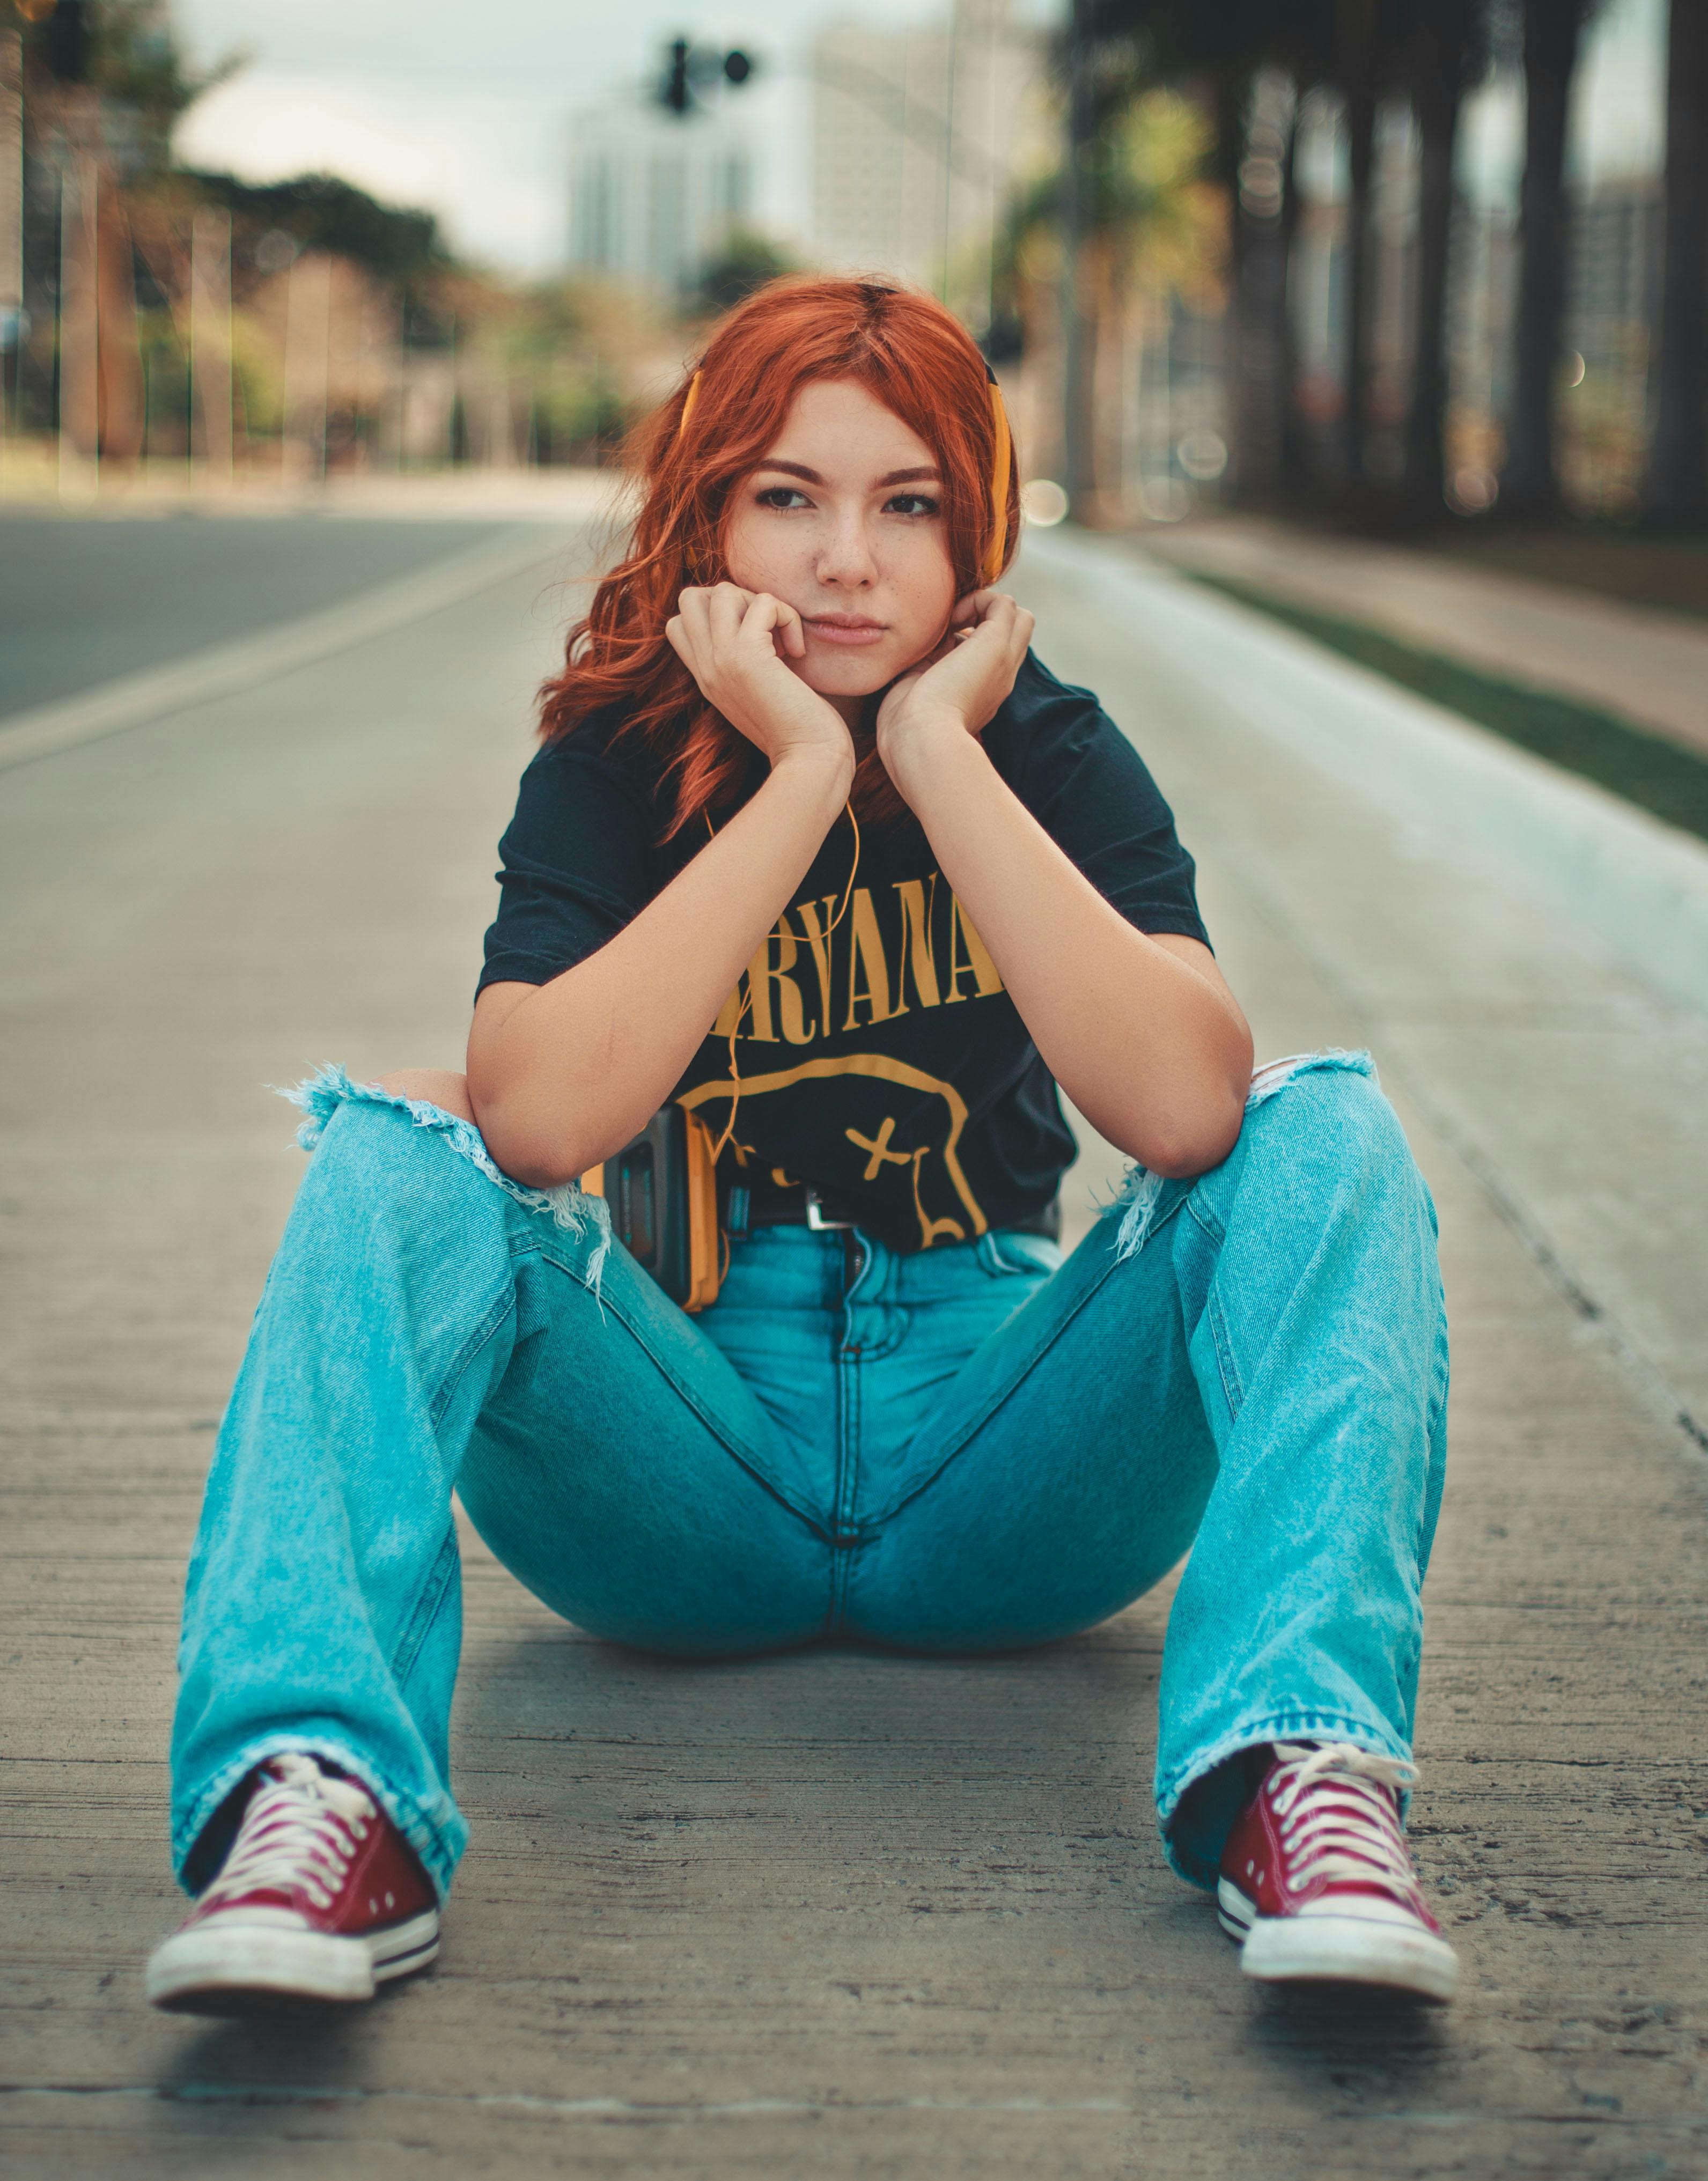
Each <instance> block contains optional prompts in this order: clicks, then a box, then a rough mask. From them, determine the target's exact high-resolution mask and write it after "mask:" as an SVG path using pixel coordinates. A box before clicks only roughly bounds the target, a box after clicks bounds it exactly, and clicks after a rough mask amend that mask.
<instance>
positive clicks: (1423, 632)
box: [1140, 515, 1708, 754]
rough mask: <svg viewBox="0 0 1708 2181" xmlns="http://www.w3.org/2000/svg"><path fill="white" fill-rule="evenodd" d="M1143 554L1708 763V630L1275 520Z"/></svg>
mask: <svg viewBox="0 0 1708 2181" xmlns="http://www.w3.org/2000/svg"><path fill="white" fill-rule="evenodd" d="M1140 542H1141V544H1142V545H1143V546H1144V549H1145V550H1146V552H1147V553H1149V554H1152V555H1155V556H1156V557H1157V558H1158V559H1159V560H1169V561H1173V562H1174V563H1175V564H1176V565H1177V566H1180V567H1182V568H1186V569H1190V570H1195V571H1202V572H1203V573H1204V574H1207V575H1216V576H1226V577H1231V578H1234V579H1235V580H1237V581H1239V582H1241V583H1249V584H1251V585H1252V586H1253V587H1254V588H1257V589H1258V590H1262V591H1267V592H1269V593H1271V594H1273V595H1274V596H1275V597H1276V598H1278V599H1286V600H1289V601H1291V603H1292V604H1294V605H1302V606H1309V607H1312V608H1313V609H1314V610H1317V611H1318V612H1321V613H1327V614H1335V615H1338V616H1340V617H1341V618H1342V619H1344V620H1349V621H1364V622H1367V623H1368V624H1369V625H1370V626H1371V627H1375V628H1379V629H1381V630H1382V631H1384V632H1385V633H1386V634H1388V635H1390V636H1394V637H1397V638H1401V640H1402V641H1404V642H1406V643H1412V644H1415V645H1417V646H1418V647H1419V648H1420V649H1423V650H1427V651H1435V652H1440V653H1442V654H1445V655H1446V656H1447V657H1449V658H1451V659H1456V660H1461V661H1462V662H1463V663H1464V664H1466V665H1472V666H1478V667H1480V668H1482V669H1483V670H1484V671H1485V672H1488V673H1491V674H1495V675H1499V676H1502V677H1504V678H1506V679H1508V680H1512V681H1515V682H1523V683H1526V684H1528V685H1529V686H1531V687H1535V688H1539V689H1546V690H1550V691H1553V692H1555V693H1558V694H1559V695H1562V696H1567V697H1575V698H1578V700H1579V701H1580V702H1583V703H1587V704H1595V705H1596V706H1599V707H1600V709H1601V710H1605V711H1609V712H1611V713H1613V714H1614V715H1616V716H1617V717H1618V718H1621V719H1623V720H1626V721H1629V722H1630V723H1631V724H1632V725H1633V726H1639V727H1644V728H1647V729H1648V730H1649V731H1650V732H1652V733H1655V734H1660V735H1666V736H1668V737H1671V739H1672V740H1673V741H1675V742H1678V743H1683V744H1684V745H1685V746H1686V747H1687V748H1691V749H1694V750H1698V751H1700V752H1702V753H1704V754H1708V621H1696V620H1693V619H1690V618H1689V617H1687V616H1684V615H1683V614H1671V613H1662V612H1658V611H1655V610H1652V609H1650V608H1646V607H1643V606H1634V605H1624V604H1622V602H1621V601H1619V600H1617V599H1609V598H1598V597H1597V596H1596V595H1595V594H1594V593H1593V592H1590V591H1587V590H1576V589H1572V588H1567V586H1565V585H1563V584H1553V583H1535V582H1533V581H1531V580H1530V579H1529V578H1528V577H1522V576H1512V575H1506V574H1504V573H1502V572H1501V571H1498V570H1495V569H1492V568H1483V567H1474V566H1467V565H1466V564H1465V563H1464V562H1462V561H1456V560H1449V559H1447V558H1445V556H1444V555H1440V554H1435V553H1426V552H1421V551H1418V550H1417V549H1412V548H1408V547H1406V546H1403V545H1390V544H1382V543H1380V542H1378V541H1375V540H1372V539H1368V538H1335V537H1330V536H1328V535H1325V534H1324V533H1322V532H1320V531H1316V530H1307V529H1305V528H1302V527H1297V526H1295V525H1293V524H1290V523H1284V522H1274V521H1272V520H1270V519H1269V518H1268V517H1266V516H1247V515H1225V516H1213V517H1208V518H1205V519H1203V520H1201V521H1199V522H1190V523H1185V524H1182V525H1181V526H1180V527H1179V528H1173V527H1169V525H1167V524H1164V523H1152V524H1149V525H1148V526H1147V527H1146V528H1145V530H1144V531H1143V533H1141V538H1140Z"/></svg>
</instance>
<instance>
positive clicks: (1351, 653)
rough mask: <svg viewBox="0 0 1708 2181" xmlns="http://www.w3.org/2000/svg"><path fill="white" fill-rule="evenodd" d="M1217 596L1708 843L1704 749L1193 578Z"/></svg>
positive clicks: (1330, 619)
mask: <svg viewBox="0 0 1708 2181" xmlns="http://www.w3.org/2000/svg"><path fill="white" fill-rule="evenodd" d="M1186 572H1187V573H1188V574H1191V575H1193V576H1195V577H1196V580H1197V582H1199V583H1203V584H1204V585H1206V586H1207V587H1208V588H1209V589H1211V590H1215V591H1221V592H1224V594H1226V595H1227V596H1228V597H1229V598H1232V599H1238V600H1239V601H1240V603H1241V605H1249V606H1256V607H1257V608H1258V610H1259V611H1260V612H1263V613H1266V614H1268V615H1269V616H1270V617H1271V618H1272V619H1273V620H1275V621H1284V622H1285V624H1286V625H1287V627H1290V628H1296V629H1297V630H1298V631H1299V632H1300V633H1301V634H1302V635H1304V636H1308V637H1310V638H1313V639H1314V641H1315V642H1317V643H1321V644H1324V645H1326V646H1327V647H1328V649H1329V650H1331V651H1338V652H1339V653H1340V654H1341V655H1342V656H1343V657H1344V658H1347V659H1351V660H1356V661H1357V664H1358V665H1360V666H1368V667H1369V668H1371V669H1372V670H1373V671H1374V672H1376V673H1378V674H1383V675H1385V676H1387V678H1388V679H1389V681H1390V682H1399V683H1401V686H1402V687H1405V688H1407V689H1415V690H1416V691H1417V693H1418V695H1419V696H1420V697H1428V698H1430V699H1431V700H1432V702H1434V703H1435V704H1441V705H1445V707H1446V709H1447V710H1449V711H1452V712H1457V713H1459V714H1460V715H1462V717H1463V718H1465V719H1468V720H1474V721H1476V722H1477V724H1478V726H1483V727H1488V728H1489V729H1490V730H1491V731H1492V732H1494V733H1495V734H1497V735H1502V736H1504V737H1506V740H1507V741H1508V742H1510V743H1517V744H1518V745H1519V746H1520V747H1521V748H1524V749H1527V750H1531V751H1534V754H1536V755H1537V756H1538V757H1543V758H1546V759H1548V760H1549V762H1550V764H1553V765H1560V766H1562V767H1563V768H1564V769H1565V770H1567V772H1575V773H1578V774H1580V775H1581V776H1583V777H1584V779H1585V780H1593V781H1596V782H1597V783H1598V784H1599V785H1600V787H1608V788H1611V790H1612V791H1613V792H1614V793H1615V794H1616V795H1622V796H1623V797H1624V798H1626V800H1627V801H1628V802H1631V803H1638V804H1639V805H1640V806H1641V807H1642V808H1643V809H1644V810H1649V811H1652V812H1653V813H1654V814H1655V817H1657V818H1661V819H1664V820H1666V821H1667V824H1668V825H1678V826H1681V827H1683V830H1684V831H1686V832H1689V833H1697V834H1700V835H1701V836H1703V837H1705V838H1708V760H1705V759H1702V758H1700V757H1699V756H1698V755H1697V754H1695V752H1694V750H1688V749H1685V748H1682V747H1681V746H1680V745H1679V744H1678V743H1672V742H1667V741H1666V740H1664V739H1663V738H1662V737H1661V736H1659V735H1651V734H1645V733H1644V731H1643V729H1642V728H1640V727H1635V726H1631V725H1630V723H1629V722H1628V721H1624V720H1621V719H1618V718H1616V717H1615V716H1614V715H1613V714H1612V713H1611V712H1603V711H1600V710H1598V709H1597V708H1596V707H1595V705H1593V704H1578V703H1577V702H1576V701H1575V700H1574V699H1573V698H1570V697H1561V696H1556V694H1555V693H1554V692H1553V691H1551V690H1547V689H1532V688H1528V687H1526V686H1525V685H1524V684H1523V682H1504V681H1501V680H1500V679H1499V678H1498V677H1497V676H1494V675H1491V674H1484V673H1482V672H1479V670H1478V669H1477V668H1476V667H1474V666H1466V665H1462V663H1461V662H1460V661H1459V660H1456V659H1446V658H1444V657H1442V656H1441V654H1440V653H1438V652H1432V651H1420V650H1418V649H1414V648H1413V647H1412V645H1411V644H1409V643H1401V642H1400V641H1399V640H1398V639H1397V638H1395V637H1391V636H1387V635H1385V634H1384V633H1383V632H1381V631H1380V630H1379V629H1374V628H1370V627H1367V626H1366V625H1365V624H1364V623H1363V622H1362V621H1343V620H1341V619H1340V617H1339V616H1337V615H1334V614H1320V613H1313V612H1312V611H1310V610H1309V609H1308V608H1307V607H1304V606H1296V605H1293V604H1292V603H1291V600H1288V599H1278V598H1277V597H1275V595H1274V593H1273V592H1269V591H1264V590H1260V589H1258V588H1257V587H1256V586H1255V585H1253V584H1250V583H1239V582H1237V581H1235V580H1234V579H1232V578H1230V577H1225V576H1208V575H1202V574H1199V573H1198V572H1197V571H1196V570H1190V569H1189V570H1188V571H1186Z"/></svg>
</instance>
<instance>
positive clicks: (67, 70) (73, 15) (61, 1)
mask: <svg viewBox="0 0 1708 2181" xmlns="http://www.w3.org/2000/svg"><path fill="white" fill-rule="evenodd" d="M84 15H85V10H84V5H83V0H58V6H57V7H56V8H54V10H53V14H51V15H50V16H49V17H48V19H47V66H48V68H49V69H50V70H51V71H52V73H53V75H56V76H58V79H59V80H60V82H61V83H81V82H82V81H83V80H84V78H85V76H86V75H87V74H88V73H89V38H88V25H87V23H86V21H85V19H84Z"/></svg>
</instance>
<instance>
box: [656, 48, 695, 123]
mask: <svg viewBox="0 0 1708 2181" xmlns="http://www.w3.org/2000/svg"><path fill="white" fill-rule="evenodd" d="M659 97H661V99H662V100H663V102H664V103H665V104H666V106H667V107H668V108H670V110H671V112H672V113H678V114H680V113H687V112H688V108H689V107H690V106H692V105H693V103H694V92H693V91H692V90H690V88H689V87H688V40H687V39H686V38H677V39H673V40H672V43H671V48H670V66H669V68H668V69H666V72H665V79H664V84H663V87H662V88H661V91H660V92H659Z"/></svg>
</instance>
